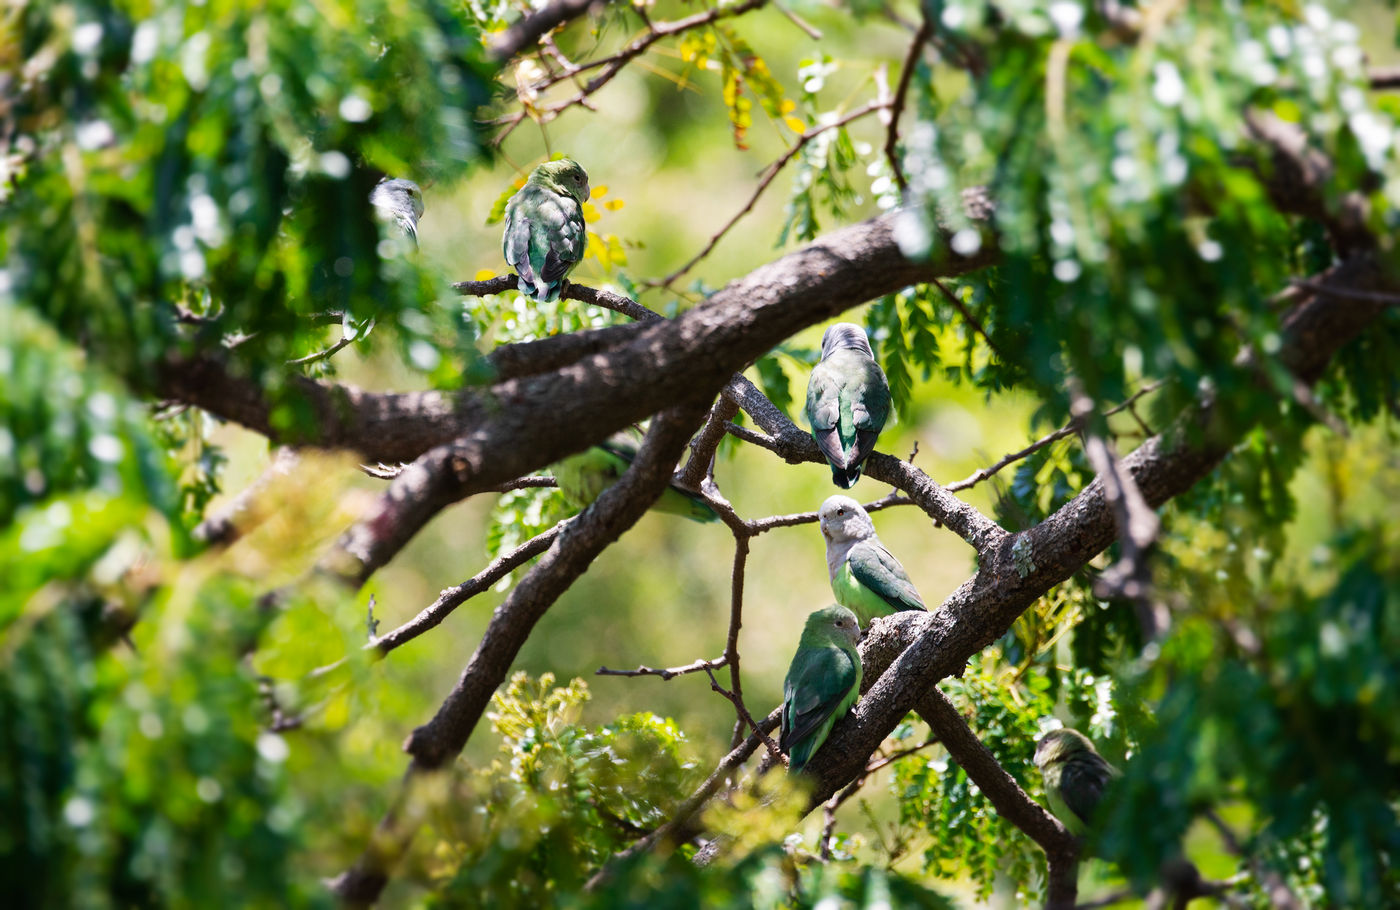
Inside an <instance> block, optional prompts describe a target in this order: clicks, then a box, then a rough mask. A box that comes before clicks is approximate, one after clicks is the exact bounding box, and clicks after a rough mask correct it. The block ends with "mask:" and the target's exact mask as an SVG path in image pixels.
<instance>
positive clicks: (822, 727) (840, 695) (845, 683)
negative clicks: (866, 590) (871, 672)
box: [778, 604, 860, 774]
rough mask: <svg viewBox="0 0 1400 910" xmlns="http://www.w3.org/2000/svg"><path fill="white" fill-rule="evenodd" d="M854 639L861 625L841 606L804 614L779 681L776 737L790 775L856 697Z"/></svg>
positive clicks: (857, 638)
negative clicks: (780, 694) (779, 716)
mask: <svg viewBox="0 0 1400 910" xmlns="http://www.w3.org/2000/svg"><path fill="white" fill-rule="evenodd" d="M858 641H860V627H859V626H858V625H857V623H856V617H855V614H853V613H852V612H851V611H850V610H847V609H846V608H845V607H839V606H837V605H835V604H832V605H831V606H829V607H822V608H821V609H820V610H817V611H816V612H815V613H813V614H812V615H810V616H808V617H807V624H806V625H805V626H804V627H803V629H802V638H801V639H800V640H799V641H798V643H797V653H796V654H794V655H793V657H792V663H791V664H790V665H789V666H788V672H787V678H786V679H784V680H783V714H782V725H781V728H780V733H779V738H778V746H779V747H780V748H781V749H782V750H783V751H784V752H786V753H787V756H788V769H789V770H790V771H791V772H792V773H794V774H795V773H799V772H801V771H802V769H803V768H805V767H807V762H809V761H810V760H811V758H812V756H813V755H815V754H816V753H817V750H818V749H820V748H821V747H822V743H824V742H826V737H827V735H828V734H830V733H831V728H832V726H833V725H834V724H835V723H836V722H837V721H838V720H840V719H841V718H842V717H844V716H845V715H846V712H847V711H849V710H850V709H851V705H854V704H855V703H856V699H857V698H859V697H860V653H859V652H858V651H857V650H856V643H857V642H858Z"/></svg>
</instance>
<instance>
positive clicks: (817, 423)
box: [807, 322, 890, 490]
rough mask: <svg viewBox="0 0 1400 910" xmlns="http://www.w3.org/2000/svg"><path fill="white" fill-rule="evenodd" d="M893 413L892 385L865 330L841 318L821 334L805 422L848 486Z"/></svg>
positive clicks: (836, 476)
mask: <svg viewBox="0 0 1400 910" xmlns="http://www.w3.org/2000/svg"><path fill="white" fill-rule="evenodd" d="M889 416H890V384H889V383H888V382H887V381H886V380H885V371H884V370H882V369H880V365H879V364H878V363H876V362H875V355H874V354H873V353H872V352H871V350H870V342H869V341H867V340H866V337H865V330H864V329H862V328H861V327H860V326H858V325H855V324H854V323H850V322H838V323H836V324H835V325H833V326H832V327H831V328H829V329H827V330H826V334H825V335H823V336H822V359H821V362H820V363H818V364H817V365H816V366H815V367H813V368H812V376H811V378H810V379H808V380H807V423H808V425H810V426H811V428H812V438H813V439H815V440H816V441H817V448H819V449H821V452H822V455H824V456H825V457H826V460H827V461H829V462H830V463H831V480H832V482H833V483H835V484H836V485H837V486H838V487H840V488H841V489H843V490H849V489H850V488H851V487H853V486H855V482H856V481H857V480H859V479H860V471H861V468H862V467H863V466H864V465H865V459H867V458H869V457H870V453H871V451H873V450H874V448H875V440H876V438H878V437H879V435H880V430H881V429H883V428H884V426H885V421H886V420H887V419H888V418H889Z"/></svg>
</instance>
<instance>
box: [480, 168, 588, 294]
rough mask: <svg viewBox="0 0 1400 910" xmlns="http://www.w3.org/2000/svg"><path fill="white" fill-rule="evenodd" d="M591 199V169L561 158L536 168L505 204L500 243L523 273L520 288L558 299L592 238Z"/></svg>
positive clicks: (527, 291)
mask: <svg viewBox="0 0 1400 910" xmlns="http://www.w3.org/2000/svg"><path fill="white" fill-rule="evenodd" d="M587 199H588V174H587V173H585V172H584V170H583V167H582V166H581V165H580V164H579V163H578V162H577V161H574V160H573V159H571V158H560V159H559V160H558V161H546V162H545V163H544V164H541V165H540V166H539V167H537V168H535V169H534V171H533V172H531V174H530V177H529V179H528V180H526V181H525V185H524V186H523V187H521V188H520V192H518V193H516V194H515V195H514V196H512V197H511V199H510V202H508V203H506V217H505V221H506V229H505V234H504V236H503V237H502V240H501V246H502V248H503V249H504V250H505V254H506V262H508V263H510V265H511V268H513V269H515V273H516V275H518V276H519V279H518V280H517V281H516V287H518V288H520V293H522V294H524V295H525V296H527V297H533V298H534V299H535V300H539V301H543V302H546V303H548V302H549V301H552V300H558V299H559V293H560V292H561V291H562V290H563V289H564V279H565V278H566V277H567V276H568V274H569V272H571V271H573V269H574V266H576V265H578V264H579V261H580V260H581V259H583V251H584V248H585V247H586V246H587V243H588V231H587V230H586V228H585V227H584V223H583V203H584V202H585V201H587Z"/></svg>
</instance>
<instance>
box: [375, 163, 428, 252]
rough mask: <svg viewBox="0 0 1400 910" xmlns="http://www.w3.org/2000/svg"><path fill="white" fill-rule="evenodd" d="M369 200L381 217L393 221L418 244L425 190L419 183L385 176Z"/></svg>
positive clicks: (376, 185)
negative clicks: (419, 220)
mask: <svg viewBox="0 0 1400 910" xmlns="http://www.w3.org/2000/svg"><path fill="white" fill-rule="evenodd" d="M369 202H370V205H372V206H374V208H375V210H376V212H377V213H378V214H379V217H380V218H382V219H384V220H385V221H392V222H393V223H394V224H395V225H396V226H397V227H398V229H399V230H401V231H403V233H404V236H405V237H407V238H408V239H409V240H411V241H413V245H414V246H415V247H417V246H418V219H419V218H422V217H423V191H422V190H421V189H419V188H418V184H416V183H414V182H413V181H412V180H405V179H403V178H402V177H395V178H394V179H392V180H390V179H388V178H385V179H384V180H381V181H379V182H378V183H377V184H375V187H374V189H373V190H371V191H370V194H369Z"/></svg>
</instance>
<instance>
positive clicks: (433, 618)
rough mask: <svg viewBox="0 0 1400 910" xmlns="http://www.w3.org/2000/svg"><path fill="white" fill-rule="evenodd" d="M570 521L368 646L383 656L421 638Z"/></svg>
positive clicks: (449, 591)
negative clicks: (420, 636)
mask: <svg viewBox="0 0 1400 910" xmlns="http://www.w3.org/2000/svg"><path fill="white" fill-rule="evenodd" d="M571 521H573V519H572V518H566V519H564V520H563V521H561V522H559V523H558V524H556V525H555V526H554V527H552V528H550V529H549V530H547V531H544V532H542V533H540V534H536V535H535V536H534V537H531V538H530V539H529V540H527V541H525V542H524V543H522V544H521V545H520V546H518V547H516V548H515V549H514V550H511V551H510V552H509V553H503V554H501V555H500V556H497V557H496V558H495V559H493V560H491V562H490V563H489V564H488V565H487V566H486V568H484V569H482V570H481V571H480V572H478V573H476V574H475V575H473V576H472V577H471V578H469V579H467V580H466V581H464V582H462V583H461V584H460V585H455V586H453V587H451V588H446V589H444V590H443V591H442V593H440V594H439V595H438V598H437V600H435V601H433V603H432V604H431V605H429V606H428V607H426V608H424V609H423V610H422V611H421V612H420V613H419V614H418V615H417V616H415V617H413V618H412V619H410V620H409V621H408V622H406V623H404V624H403V625H401V626H399V627H398V628H397V629H395V630H393V631H392V632H390V633H389V634H388V635H385V636H383V637H382V638H380V639H378V640H377V641H375V642H374V643H373V644H372V645H370V646H369V647H372V648H374V649H375V650H376V651H378V652H379V653H380V654H381V655H384V654H388V653H389V652H390V651H392V650H394V649H395V648H397V647H399V646H401V645H404V644H407V643H408V642H410V641H412V640H413V639H415V638H417V637H418V636H419V635H422V634H423V633H424V632H426V631H428V630H429V629H431V628H433V627H434V626H436V625H437V624H439V623H440V622H442V621H443V620H444V619H446V618H447V616H448V614H450V613H451V612H452V611H453V610H455V609H457V608H458V607H459V606H461V605H462V604H464V603H466V602H467V601H468V600H470V599H471V598H473V597H475V596H476V595H478V594H480V593H482V592H483V591H486V590H488V589H489V588H490V587H491V586H492V585H494V584H495V583H496V582H498V581H500V580H501V579H502V578H504V577H506V576H507V575H509V574H510V573H511V572H512V571H514V570H515V569H517V568H519V567H520V566H522V565H524V564H525V563H526V562H528V561H530V560H531V559H533V558H534V557H536V556H538V555H539V554H541V553H543V552H544V551H545V550H548V549H549V547H550V544H552V543H554V538H556V537H558V536H559V534H560V533H561V532H562V531H563V530H564V528H565V527H567V526H568V524H569V522H571Z"/></svg>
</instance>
